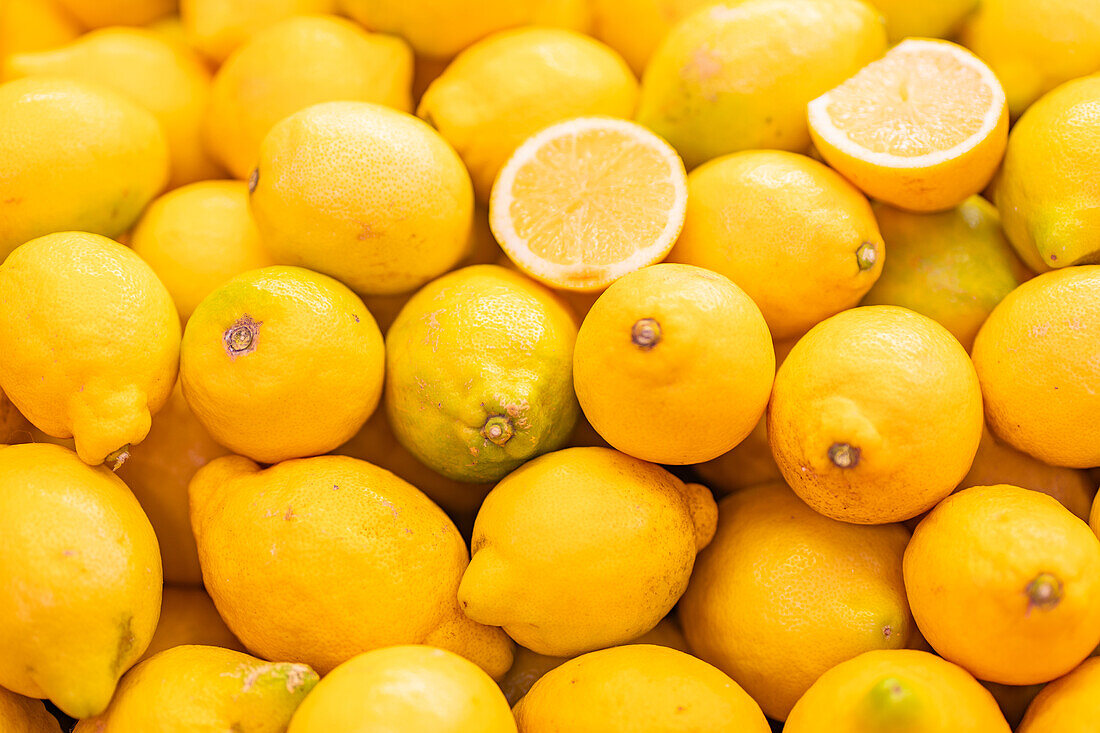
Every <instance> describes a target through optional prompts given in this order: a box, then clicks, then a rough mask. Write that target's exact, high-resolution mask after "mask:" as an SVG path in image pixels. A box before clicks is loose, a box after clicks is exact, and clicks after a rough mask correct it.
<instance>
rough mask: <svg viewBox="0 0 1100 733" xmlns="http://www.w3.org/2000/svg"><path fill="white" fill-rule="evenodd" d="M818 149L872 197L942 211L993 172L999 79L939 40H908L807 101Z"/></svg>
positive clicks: (1004, 137) (1001, 115) (1000, 133)
mask: <svg viewBox="0 0 1100 733" xmlns="http://www.w3.org/2000/svg"><path fill="white" fill-rule="evenodd" d="M809 123H810V136H811V137H812V138H813V141H814V145H816V146H817V149H818V151H819V152H820V153H821V156H822V157H823V158H824V159H825V161H826V162H827V163H829V165H831V166H832V167H833V168H835V169H837V170H838V171H839V172H840V173H842V174H843V175H844V176H846V177H847V178H848V179H849V180H850V181H852V182H853V183H854V184H856V185H857V186H859V187H860V188H861V189H863V191H864V192H865V193H866V194H868V195H869V196H872V197H873V198H876V199H879V200H881V201H885V202H887V203H890V204H893V205H895V206H898V207H900V208H903V209H909V210H911V211H940V210H945V209H950V208H952V207H954V206H956V205H958V204H959V203H961V202H962V201H963V200H964V199H966V198H967V197H968V196H970V195H972V194H975V193H978V192H979V191H981V190H982V189H983V188H985V186H986V184H988V183H989V180H990V179H991V178H992V177H993V174H994V172H996V170H997V166H998V165H999V164H1000V162H1001V158H1002V157H1003V156H1004V151H1005V145H1006V144H1007V142H1008V109H1007V107H1006V106H1005V93H1004V89H1002V88H1001V83H1000V82H999V81H997V77H996V76H995V75H994V74H993V72H992V71H991V70H990V68H989V67H988V66H986V65H985V64H984V63H983V62H982V61H981V60H980V59H979V58H978V57H977V56H975V55H974V54H972V53H970V52H969V51H967V50H966V49H965V48H963V47H962V46H958V45H956V44H954V43H950V42H948V41H938V40H925V39H918V38H911V39H909V40H907V41H902V42H901V43H899V44H898V45H897V46H895V47H894V48H893V49H891V50H890V51H889V52H888V53H887V54H886V55H885V56H883V57H882V58H881V59H879V60H878V61H874V62H872V63H870V64H868V65H867V66H865V67H863V69H861V70H860V71H859V72H858V73H857V74H856V75H855V76H853V77H851V78H850V79H848V80H847V81H845V82H844V83H843V84H841V85H840V86H837V87H835V88H833V89H832V90H830V91H828V92H826V93H825V94H823V95H821V96H820V97H818V98H817V99H815V100H814V101H812V102H810V105H809Z"/></svg>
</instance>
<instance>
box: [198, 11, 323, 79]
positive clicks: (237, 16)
mask: <svg viewBox="0 0 1100 733" xmlns="http://www.w3.org/2000/svg"><path fill="white" fill-rule="evenodd" d="M335 10H336V0H180V20H181V24H182V26H183V32H184V36H185V38H186V39H187V42H188V43H189V44H190V45H191V46H192V47H194V48H196V49H197V50H198V51H199V52H201V53H202V54H203V55H204V56H206V57H207V58H209V59H211V60H212V61H215V62H217V63H219V64H220V63H222V62H224V61H225V60H226V59H227V58H228V57H229V54H231V53H232V52H233V51H234V50H236V49H237V47H239V46H240V45H242V44H243V43H245V42H246V41H247V40H248V39H249V38H251V37H252V36H253V35H255V34H256V32H257V31H261V30H263V29H264V28H267V27H268V26H270V25H273V24H275V23H278V22H279V21H280V20H283V19H284V18H289V17H291V16H294V15H321V14H324V13H332V12H334V11H335Z"/></svg>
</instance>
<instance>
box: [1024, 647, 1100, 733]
mask: <svg viewBox="0 0 1100 733" xmlns="http://www.w3.org/2000/svg"><path fill="white" fill-rule="evenodd" d="M1097 720H1100V659H1096V658H1093V659H1086V660H1085V661H1084V662H1081V664H1080V666H1078V667H1077V669H1075V670H1073V671H1072V672H1070V673H1069V674H1067V675H1066V676H1064V677H1061V678H1059V679H1056V680H1054V681H1053V682H1051V683H1050V684H1049V685H1047V686H1046V687H1044V688H1043V690H1042V692H1040V693H1039V694H1038V695H1037V696H1036V698H1035V700H1034V702H1032V703H1031V706H1030V707H1028V709H1027V714H1026V715H1025V716H1024V719H1023V722H1022V723H1021V724H1020V727H1019V728H1018V729H1017V730H1018V731H1019V733H1087V731H1089V730H1091V729H1092V728H1093V727H1095V725H1096V721H1097Z"/></svg>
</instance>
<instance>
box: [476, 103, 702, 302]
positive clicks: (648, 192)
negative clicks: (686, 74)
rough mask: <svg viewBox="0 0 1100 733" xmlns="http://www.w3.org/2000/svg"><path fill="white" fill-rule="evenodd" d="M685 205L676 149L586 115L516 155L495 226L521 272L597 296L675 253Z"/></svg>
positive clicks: (498, 196)
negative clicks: (618, 281) (595, 292)
mask: <svg viewBox="0 0 1100 733" xmlns="http://www.w3.org/2000/svg"><path fill="white" fill-rule="evenodd" d="M686 206H687V173H686V172H685V170H684V162H683V161H682V160H681V159H680V156H679V155H678V154H677V153H676V151H675V150H674V149H673V148H672V146H671V145H669V144H668V143H667V142H665V141H664V140H662V139H661V138H659V137H657V136H656V135H654V134H653V133H652V132H650V131H649V130H647V129H646V128H644V127H642V126H641V125H637V124H635V123H633V122H628V121H626V120H618V119H610V118H604V117H580V118H577V119H572V120H566V121H565V122H560V123H558V124H556V125H552V126H550V127H548V128H546V129H544V130H542V131H541V132H539V133H536V134H535V135H534V136H532V137H530V138H528V139H527V141H526V142H524V143H523V144H522V145H521V146H520V147H519V148H517V149H516V152H515V153H513V154H512V157H511V159H510V160H509V161H508V162H507V163H506V164H505V165H504V168H502V169H501V171H500V175H499V176H497V180H496V183H494V184H493V192H492V195H491V197H490V200H489V225H490V227H491V228H492V230H493V236H495V237H496V239H497V241H498V242H499V243H500V246H501V247H502V248H503V249H504V251H505V253H507V255H508V257H509V258H510V259H511V260H512V261H513V262H514V263H515V264H516V266H517V267H519V268H520V269H521V270H522V271H523V272H525V273H527V274H528V275H530V276H531V277H533V278H535V279H536V280H540V281H542V282H544V283H546V284H548V285H550V286H552V287H555V288H562V289H566V290H581V291H594V290H602V289H603V288H606V287H607V286H608V285H610V284H611V283H612V282H614V281H615V280H616V279H618V278H620V277H622V276H623V275H625V274H627V273H628V272H633V271H634V270H638V269H641V268H642V267H645V266H646V265H652V264H653V263H654V262H658V261H660V260H661V259H662V258H663V257H664V256H665V255H667V254H668V251H669V250H670V249H672V245H673V244H674V243H675V242H676V237H678V236H679V234H680V229H681V227H682V226H683V224H684V212H685V209H686Z"/></svg>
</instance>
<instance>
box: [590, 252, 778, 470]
mask: <svg viewBox="0 0 1100 733" xmlns="http://www.w3.org/2000/svg"><path fill="white" fill-rule="evenodd" d="M774 376H775V354H774V352H773V351H772V343H771V337H770V335H769V334H768V326H767V324H766V323H765V322H764V317H763V316H762V315H760V309H759V308H757V307H756V304H755V303H753V302H752V299H751V298H749V296H747V295H745V292H744V291H743V290H741V289H740V288H739V287H737V286H736V285H734V284H733V283H732V282H730V281H729V279H727V278H726V277H724V276H722V275H719V274H717V273H714V272H711V271H710V270H704V269H703V268H701V267H692V266H691V265H673V264H661V265H653V266H652V267H646V268H643V269H641V270H638V271H637V272H634V273H631V274H629V275H625V276H623V277H622V278H620V279H619V280H617V281H616V282H615V283H614V284H612V285H611V287H610V288H608V289H607V290H606V291H605V292H604V294H603V295H601V296H600V298H599V300H597V301H596V304H595V305H593V306H592V310H590V311H589V312H588V315H587V316H585V319H584V323H583V324H581V328H580V332H579V333H578V334H577V345H576V349H575V350H574V352H573V383H574V385H575V386H576V390H577V397H578V399H579V400H580V405H581V409H582V410H584V414H585V416H586V417H587V418H588V420H589V422H591V423H592V426H593V427H594V428H595V429H596V431H597V432H598V433H599V434H600V435H601V436H602V437H603V438H604V439H605V440H607V442H608V443H610V444H611V445H612V446H613V447H615V448H617V449H618V450H621V451H623V452H624V453H627V454H629V455H632V456H634V457H635V458H641V459H642V460H645V461H653V462H654V463H671V464H686V463H700V462H702V461H709V460H710V459H712V458H716V457H718V456H720V455H722V454H723V453H725V452H726V451H728V450H730V449H732V448H733V447H734V446H735V445H737V444H738V443H740V442H741V441H742V440H744V439H745V437H746V436H748V434H749V433H750V432H751V431H752V429H753V427H754V426H755V425H756V423H757V422H759V420H760V418H761V417H762V416H763V414H764V408H765V407H766V406H767V404H768V398H769V397H770V396H771V386H772V378H773V377H774ZM704 404H706V405H709V407H708V408H707V409H706V410H700V409H699V407H700V405H704Z"/></svg>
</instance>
